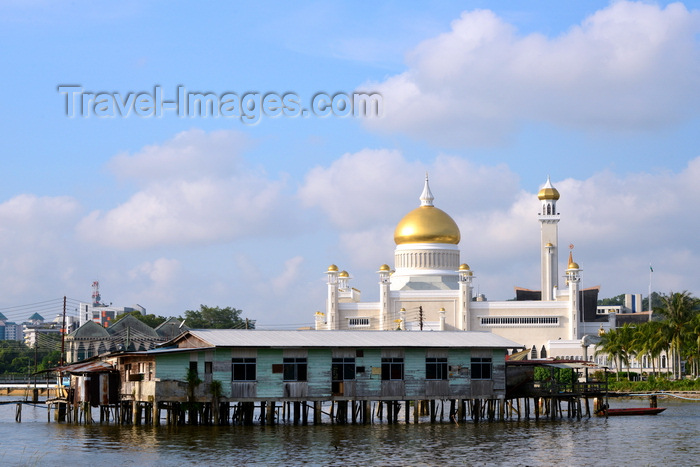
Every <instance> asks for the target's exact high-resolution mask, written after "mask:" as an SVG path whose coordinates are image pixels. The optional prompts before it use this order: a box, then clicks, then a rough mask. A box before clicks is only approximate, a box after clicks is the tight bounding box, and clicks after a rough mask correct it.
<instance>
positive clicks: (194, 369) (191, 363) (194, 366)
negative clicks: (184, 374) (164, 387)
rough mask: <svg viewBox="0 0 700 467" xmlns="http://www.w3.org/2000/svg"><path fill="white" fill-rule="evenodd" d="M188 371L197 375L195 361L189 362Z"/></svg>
mask: <svg viewBox="0 0 700 467" xmlns="http://www.w3.org/2000/svg"><path fill="white" fill-rule="evenodd" d="M190 371H191V372H192V373H194V374H195V376H196V375H197V362H190Z"/></svg>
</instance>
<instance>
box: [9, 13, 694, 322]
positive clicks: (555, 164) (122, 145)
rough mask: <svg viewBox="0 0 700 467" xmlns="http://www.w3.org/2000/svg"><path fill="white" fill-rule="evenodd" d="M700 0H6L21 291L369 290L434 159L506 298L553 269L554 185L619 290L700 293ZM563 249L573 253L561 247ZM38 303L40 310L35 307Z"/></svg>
mask: <svg viewBox="0 0 700 467" xmlns="http://www.w3.org/2000/svg"><path fill="white" fill-rule="evenodd" d="M698 7H699V2H690V1H688V2H681V3H671V2H659V3H656V2H644V3H638V2H613V3H609V2H595V1H591V2H566V3H565V2H557V1H540V2H517V3H513V2H449V1H446V2H431V3H430V5H428V4H423V3H418V2H417V3H406V2H387V3H381V4H377V3H376V2H372V3H370V2H360V3H358V2H348V3H336V4H326V3H324V2H318V3H316V2H302V3H294V4H291V5H290V4H288V3H286V2H279V3H258V2H236V3H231V4H229V3H211V4H209V3H208V4H205V5H201V4H193V3H189V2H150V3H142V2H128V1H127V2H120V3H119V5H118V6H116V5H115V4H114V3H112V2H81V1H77V2H71V3H70V4H64V5H61V4H54V3H53V2H44V1H42V0H36V1H30V2H12V1H10V2H3V3H2V5H0V43H1V44H2V47H0V61H1V63H2V64H3V71H4V73H3V75H2V78H0V83H2V85H3V90H4V92H3V95H2V99H0V123H1V124H2V128H3V132H2V135H3V149H2V157H0V173H1V174H3V175H4V176H3V178H2V183H1V184H0V249H1V250H0V251H2V261H0V272H1V273H2V276H3V277H5V278H6V279H5V280H4V281H2V284H0V309H4V310H5V311H7V312H6V313H5V314H6V315H8V316H9V317H10V318H14V319H17V320H23V319H25V317H24V316H22V315H21V313H22V312H20V311H15V309H14V308H13V307H15V306H18V305H22V304H26V303H32V302H36V301H41V300H49V299H54V298H57V297H60V296H63V295H67V296H68V297H71V298H74V299H88V298H89V295H90V284H91V283H92V281H93V280H99V281H100V282H101V286H102V297H103V299H104V300H105V301H107V302H113V303H114V304H115V305H116V304H119V305H131V304H134V303H139V304H141V305H142V306H144V307H146V309H147V310H148V312H152V313H156V314H161V315H179V314H182V313H183V312H184V310H186V309H191V308H195V307H197V306H198V305H199V304H200V303H204V304H209V305H220V306H234V307H236V308H240V309H243V310H244V314H245V315H246V316H249V317H251V318H253V319H257V320H258V322H259V323H260V324H263V325H269V326H280V325H290V326H295V325H303V324H307V323H311V322H312V321H313V313H314V312H315V311H316V310H320V309H322V308H323V306H324V304H323V300H324V294H325V285H324V275H323V272H324V271H325V269H326V268H327V266H328V265H329V264H331V263H336V264H338V265H339V267H341V268H342V269H347V270H348V271H349V272H350V273H351V275H352V276H353V277H354V279H353V285H354V286H355V287H357V288H359V289H361V290H362V291H363V297H364V298H365V299H375V298H376V294H377V290H376V289H377V287H376V283H377V278H376V275H375V273H374V272H375V271H376V270H377V268H378V266H379V265H381V264H382V263H389V264H392V261H393V241H392V233H393V228H394V226H395V225H396V223H397V222H398V221H399V220H400V219H401V217H402V216H403V214H405V213H406V212H408V211H409V210H410V209H412V208H413V207H414V206H416V205H417V203H418V200H417V198H418V196H419V194H420V192H421V189H422V180H423V176H424V174H425V172H426V171H428V172H429V173H430V177H431V187H432V190H433V193H434V194H435V197H436V200H435V203H436V205H437V206H438V207H441V208H443V209H445V210H446V211H447V212H448V213H450V214H451V215H452V216H453V217H454V218H455V220H456V221H457V222H458V224H459V226H460V229H461V230H462V237H463V240H462V242H461V251H462V260H463V261H465V262H468V263H469V264H470V265H471V267H472V269H474V271H475V273H476V274H477V276H478V279H477V286H478V287H479V290H480V292H482V293H485V294H486V295H487V297H489V298H490V299H506V298H510V297H512V295H513V292H512V290H513V289H512V288H513V286H514V285H518V286H523V287H532V288H537V287H538V277H539V276H538V268H539V263H538V261H539V260H538V258H539V254H538V251H537V248H538V242H539V230H538V229H539V225H538V222H537V219H536V215H535V213H536V211H537V209H538V202H537V199H536V198H535V194H536V193H537V191H538V189H539V187H540V186H541V185H542V184H543V183H544V181H545V179H546V177H547V175H550V176H551V178H552V181H553V183H554V185H555V186H556V187H557V188H558V189H559V191H560V192H561V195H562V198H561V201H560V203H559V208H560V212H561V214H562V221H561V224H560V243H561V244H562V245H566V244H569V243H573V244H574V245H575V256H576V260H577V262H578V263H579V264H580V265H581V267H582V268H583V269H584V273H583V282H584V286H594V285H600V286H601V294H602V296H613V295H617V294H620V293H625V292H635V293H646V291H647V287H648V284H649V263H653V264H654V271H655V272H654V277H653V288H654V289H655V290H660V291H664V292H668V291H671V290H674V291H675V290H685V289H688V290H690V291H692V292H696V293H697V291H698V290H697V289H698V288H697V285H698V281H697V273H696V269H695V266H694V265H695V264H697V262H698V260H700V258H699V257H698V256H699V255H700V242H699V241H698V235H697V231H698V219H700V215H699V214H700V212H699V211H700V208H699V207H698V206H700V191H699V188H698V182H699V181H700V158H699V157H698V156H700V154H698V144H697V143H698V134H700V132H699V131H698V130H699V128H698V127H699V123H700V120H699V112H698V109H700V105H699V104H700V86H698V83H700V60H699V58H700V55H699V54H700V49H699V43H698V41H699V37H700V36H699V34H700V11H698ZM60 85H79V86H81V88H82V89H83V90H84V91H85V92H94V93H100V92H104V93H112V94H113V93H120V94H121V95H125V94H127V93H129V92H133V93H139V92H153V89H154V87H155V86H160V87H161V89H162V91H163V93H164V94H165V95H166V96H167V98H171V97H173V96H174V95H175V93H176V89H177V86H179V85H182V86H185V87H186V89H187V90H189V91H192V92H194V91H200V92H211V93H214V94H216V95H222V94H224V93H227V92H234V93H236V94H238V95H243V94H245V93H248V92H257V93H261V94H265V93H278V94H280V95H282V94H284V93H295V94H296V95H298V96H299V97H300V100H301V101H302V102H304V103H308V101H309V100H310V98H311V97H312V96H313V95H315V94H316V93H319V92H325V93H328V94H335V93H338V92H343V93H352V92H354V91H355V90H364V91H368V92H379V93H381V94H382V96H383V105H384V108H383V110H384V112H383V115H382V116H381V117H379V118H360V117H357V118H356V117H345V118H341V117H333V116H329V117H313V116H310V117H306V118H304V117H301V116H297V117H277V118H266V117H263V118H261V120H260V121H259V122H258V123H257V124H255V125H248V124H244V123H242V122H241V121H240V119H235V118H225V117H219V118H213V117H211V116H209V117H191V118H180V117H178V116H176V115H175V114H174V112H171V113H167V112H166V113H164V115H163V116H162V117H146V118H143V117H138V116H135V115H134V114H133V112H132V114H131V115H130V116H129V117H126V118H123V117H114V118H100V117H96V116H94V115H92V116H90V117H82V116H76V117H73V118H69V117H67V116H66V115H65V95H62V94H61V93H59V92H58V86H60ZM560 261H561V262H562V263H563V262H564V261H565V258H563V257H562V258H560ZM15 314H16V315H17V316H15Z"/></svg>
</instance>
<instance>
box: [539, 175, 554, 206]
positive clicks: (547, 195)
mask: <svg viewBox="0 0 700 467" xmlns="http://www.w3.org/2000/svg"><path fill="white" fill-rule="evenodd" d="M537 197H538V198H539V199H540V201H543V200H545V199H553V200H555V201H556V200H558V199H559V192H558V191H557V189H556V188H554V187H553V186H552V182H551V181H550V180H549V177H547V183H545V184H544V186H543V187H542V188H541V189H540V192H539V193H537Z"/></svg>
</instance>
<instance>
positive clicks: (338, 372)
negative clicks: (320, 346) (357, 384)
mask: <svg viewBox="0 0 700 467" xmlns="http://www.w3.org/2000/svg"><path fill="white" fill-rule="evenodd" d="M331 378H332V379H333V381H348V380H353V379H355V358H354V357H346V358H334V359H333V366H332V373H331Z"/></svg>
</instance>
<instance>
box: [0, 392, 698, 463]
mask: <svg viewBox="0 0 700 467" xmlns="http://www.w3.org/2000/svg"><path fill="white" fill-rule="evenodd" d="M3 399H5V400H7V399H6V398H0V400H3ZM647 404H648V402H647V400H646V399H636V400H635V399H624V400H620V399H611V404H610V405H611V406H612V407H644V406H647ZM659 406H660V407H667V410H666V411H665V412H663V413H661V414H659V415H656V416H638V417H611V418H608V419H605V418H602V417H593V418H590V419H585V418H584V419H582V420H581V421H576V420H569V419H563V420H557V421H550V420H540V421H539V422H535V421H534V420H530V421H519V422H518V421H505V422H478V423H474V422H471V421H469V422H465V423H460V424H459V425H453V424H448V423H444V424H432V425H431V424H429V423H422V424H418V425H414V424H411V425H405V424H403V423H400V424H398V425H386V424H375V425H371V426H362V425H330V424H324V425H319V426H313V425H310V426H293V425H276V426H246V427H243V426H226V427H206V426H195V427H192V426H178V427H167V426H161V427H156V428H154V427H150V426H115V425H106V424H105V425H100V424H99V423H97V424H93V425H89V426H85V425H80V426H77V425H69V424H58V423H55V422H53V421H52V422H51V423H48V422H47V410H46V408H45V407H31V406H24V407H23V409H22V422H21V423H17V422H15V421H14V416H15V405H14V404H10V405H2V406H0V440H1V444H0V465H3V466H19V465H22V466H25V465H28V466H38V465H42V466H43V465H61V464H66V465H71V466H82V465H93V466H98V465H99V466H100V467H106V466H124V465H138V466H141V465H146V466H151V465H153V466H173V465H204V466H209V465H212V466H213V465H236V466H238V465H299V464H307V465H470V466H471V465H507V466H510V465H514V466H540V465H546V466H550V465H565V466H579V465H580V466H599V465H600V466H603V465H604V466H619V465H628V466H643V465H654V466H656V465H665V466H691V465H700V402H683V401H679V400H673V399H672V400H667V399H659Z"/></svg>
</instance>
